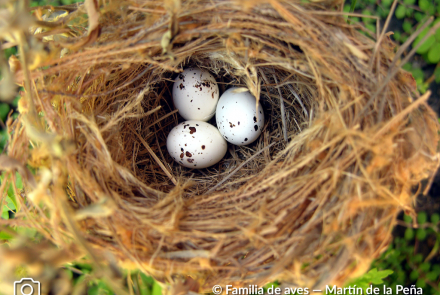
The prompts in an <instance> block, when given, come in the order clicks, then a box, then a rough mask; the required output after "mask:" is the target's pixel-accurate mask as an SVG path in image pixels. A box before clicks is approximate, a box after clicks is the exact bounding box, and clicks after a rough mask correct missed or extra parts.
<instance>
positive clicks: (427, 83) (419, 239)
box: [0, 0, 440, 295]
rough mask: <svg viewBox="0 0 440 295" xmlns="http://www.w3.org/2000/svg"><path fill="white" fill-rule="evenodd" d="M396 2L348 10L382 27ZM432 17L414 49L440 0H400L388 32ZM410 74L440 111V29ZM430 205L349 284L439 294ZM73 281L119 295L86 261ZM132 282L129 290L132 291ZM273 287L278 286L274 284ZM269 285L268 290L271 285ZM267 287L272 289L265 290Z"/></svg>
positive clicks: (439, 10) (138, 285)
mask: <svg viewBox="0 0 440 295" xmlns="http://www.w3.org/2000/svg"><path fill="white" fill-rule="evenodd" d="M80 1H81V0H59V1H56V0H55V1H51V0H39V1H31V5H32V6H38V5H46V4H50V5H67V4H73V3H75V2H80ZM392 2H393V1H392V0H382V1H380V0H364V1H354V2H350V1H348V2H347V3H346V5H345V6H344V11H346V12H353V11H354V12H357V13H362V14H363V15H374V16H378V17H380V19H381V21H380V23H381V26H383V23H384V21H385V19H386V17H387V16H388V14H389V12H390V7H391V5H392ZM430 16H434V17H435V21H434V22H433V24H431V25H430V26H429V27H428V28H426V29H425V30H424V31H423V32H422V34H421V35H420V36H418V37H417V38H416V40H415V44H417V43H418V42H420V40H421V38H422V37H423V36H424V35H426V33H427V31H428V30H429V28H430V27H432V26H433V25H434V24H435V23H437V22H440V17H439V16H440V0H431V1H430V0H419V1H417V0H403V1H399V2H398V5H397V7H396V10H395V12H394V14H393V18H392V20H391V23H390V27H389V30H391V31H394V35H393V36H392V38H393V39H394V40H395V41H396V43H398V44H402V43H403V42H405V41H406V40H407V39H408V37H409V36H410V35H411V34H412V33H413V32H414V31H415V30H416V29H417V28H418V27H419V26H420V25H422V24H423V23H424V22H425V21H426V20H427V19H428V17H430ZM347 21H348V22H350V23H353V24H360V25H363V26H364V27H365V28H366V29H367V31H366V32H364V33H365V34H367V35H368V34H370V35H373V34H375V33H376V23H375V20H374V19H371V18H368V17H347ZM3 54H4V55H5V57H6V58H9V56H11V55H14V54H17V52H16V49H15V48H10V49H6V50H4V51H3ZM403 68H404V69H406V70H407V71H410V72H411V73H412V74H413V76H414V78H415V79H416V82H417V86H418V89H419V91H420V92H421V93H424V92H426V91H427V90H428V89H431V90H432V92H433V95H432V98H431V100H430V101H431V103H432V105H433V107H434V109H437V110H438V107H439V103H438V102H439V90H438V89H439V87H438V86H439V84H440V30H437V32H436V33H435V34H434V35H433V36H430V37H429V38H428V39H427V40H426V41H425V42H424V44H422V46H421V47H420V48H419V49H418V50H417V55H416V56H415V57H414V58H412V60H411V62H410V63H408V64H405V65H404V66H403ZM17 103H18V97H17V98H16V99H15V100H14V101H13V102H12V103H10V104H7V103H0V119H1V120H2V121H3V122H4V121H5V120H6V118H7V116H8V114H10V115H11V116H12V117H13V118H14V117H15V116H16V108H17ZM6 140H7V133H6V130H4V129H3V128H2V130H1V131H0V149H1V150H3V148H4V146H5V143H6ZM4 177H5V175H4V174H2V175H1V176H0V181H1V182H3V181H5V179H4ZM16 185H17V188H18V189H22V183H21V178H20V176H19V175H18V174H17V175H16ZM7 194H8V196H7V204H6V206H4V207H3V208H2V211H1V218H3V219H10V218H14V212H15V210H16V207H17V206H18V204H17V202H16V199H15V195H14V192H13V189H12V186H11V187H10V188H9V190H8V193H7ZM423 200H424V201H425V202H428V201H429V202H430V203H432V204H434V205H433V206H430V207H429V208H423V207H421V208H419V212H418V215H417V220H414V221H413V220H412V219H411V217H410V216H407V215H403V214H402V217H401V223H400V225H399V226H397V227H396V229H395V231H394V240H393V242H392V243H391V245H390V246H389V248H388V249H387V251H385V252H384V253H383V254H382V255H381V257H380V258H379V259H377V260H376V261H374V262H373V264H372V265H371V270H370V271H369V272H368V273H367V274H365V275H364V276H362V277H361V278H358V279H356V280H354V281H352V282H351V283H350V284H349V285H352V286H354V285H356V286H360V287H363V288H367V287H368V286H369V285H370V284H375V285H378V286H381V285H386V286H389V287H392V288H393V290H395V289H396V288H395V287H396V285H403V286H408V287H410V286H411V285H415V286H417V287H421V288H423V294H426V295H431V294H435V295H440V291H439V290H440V279H439V278H440V253H439V248H440V231H439V225H440V215H439V213H438V212H436V211H438V210H439V206H440V200H439V196H438V195H435V196H433V195H430V196H428V197H427V198H424V199H423ZM13 230H14V233H18V234H25V235H26V236H28V237H30V238H34V239H36V238H37V236H38V234H37V233H36V231H35V230H32V229H25V228H21V227H15V228H13ZM13 236H14V235H13V234H11V232H8V231H0V244H2V243H9V241H11V240H12V239H13ZM64 271H65V273H66V274H67V277H68V279H69V280H71V282H72V284H73V285H78V284H84V285H85V286H86V289H87V294H90V295H98V294H99V295H102V294H114V293H113V292H112V290H111V289H110V287H109V286H108V285H107V284H106V283H105V281H104V280H101V279H100V278H99V276H96V275H95V274H94V273H93V268H92V266H91V264H90V263H88V262H87V260H86V259H85V260H84V261H81V262H78V263H74V264H69V265H66V266H65V267H64ZM24 273H25V270H24V269H20V268H19V269H18V270H17V276H18V277H20V276H22V275H23V274H24ZM124 280H125V281H127V282H130V287H129V288H131V291H132V292H133V293H132V294H138V295H160V294H161V293H162V289H161V287H160V285H159V284H158V283H157V282H155V281H154V280H153V279H152V278H151V277H148V276H146V275H145V274H143V273H141V272H139V271H137V272H131V273H130V272H124ZM128 285H129V284H128V283H127V286H126V287H128ZM270 285H275V286H277V285H278V282H274V283H272V284H270ZM270 285H269V286H270ZM266 287H268V286H266Z"/></svg>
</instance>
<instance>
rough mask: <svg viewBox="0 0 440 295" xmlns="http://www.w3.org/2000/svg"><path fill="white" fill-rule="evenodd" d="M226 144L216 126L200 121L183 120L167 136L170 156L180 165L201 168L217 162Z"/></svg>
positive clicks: (224, 151) (223, 153) (222, 155)
mask: <svg viewBox="0 0 440 295" xmlns="http://www.w3.org/2000/svg"><path fill="white" fill-rule="evenodd" d="M227 147H228V144H227V142H226V141H225V140H224V138H223V137H222V136H221V134H220V132H219V131H218V129H217V128H215V127H214V126H212V125H211V124H209V123H206V122H202V121H195V120H190V121H185V122H182V123H180V124H179V125H177V126H176V127H174V128H173V129H172V130H171V132H170V134H168V137H167V149H168V152H169V154H170V155H171V157H172V158H173V159H174V161H176V162H177V163H179V164H180V165H182V166H185V167H188V168H195V169H201V168H206V167H209V166H212V165H214V164H216V163H218V162H219V161H220V160H221V159H222V158H223V157H224V156H225V154H226V151H227Z"/></svg>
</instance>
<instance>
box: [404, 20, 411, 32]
mask: <svg viewBox="0 0 440 295" xmlns="http://www.w3.org/2000/svg"><path fill="white" fill-rule="evenodd" d="M402 28H403V30H404V31H405V32H406V33H411V30H412V24H411V23H410V22H409V21H407V20H406V21H404V22H403V24H402Z"/></svg>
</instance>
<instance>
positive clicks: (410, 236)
mask: <svg viewBox="0 0 440 295" xmlns="http://www.w3.org/2000/svg"><path fill="white" fill-rule="evenodd" d="M405 239H406V240H408V241H411V240H412V239H414V230H413V229H412V228H407V229H406V230H405Z"/></svg>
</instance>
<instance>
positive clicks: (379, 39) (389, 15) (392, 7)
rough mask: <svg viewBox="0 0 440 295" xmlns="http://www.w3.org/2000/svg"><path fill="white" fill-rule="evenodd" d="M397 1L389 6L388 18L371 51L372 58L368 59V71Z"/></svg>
mask: <svg viewBox="0 0 440 295" xmlns="http://www.w3.org/2000/svg"><path fill="white" fill-rule="evenodd" d="M396 5H397V0H394V1H393V5H391V8H390V13H388V17H387V19H386V21H385V24H384V26H383V29H382V33H380V35H379V38H378V39H377V41H376V44H375V46H374V49H373V57H372V58H371V59H370V63H369V67H370V69H371V68H372V67H373V63H374V59H375V58H376V54H377V52H378V50H379V46H380V43H381V42H382V38H383V36H384V35H385V32H386V30H387V29H388V25H389V24H390V21H391V17H392V16H393V15H394V9H395V8H396Z"/></svg>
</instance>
